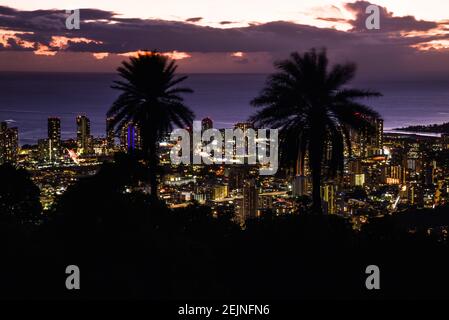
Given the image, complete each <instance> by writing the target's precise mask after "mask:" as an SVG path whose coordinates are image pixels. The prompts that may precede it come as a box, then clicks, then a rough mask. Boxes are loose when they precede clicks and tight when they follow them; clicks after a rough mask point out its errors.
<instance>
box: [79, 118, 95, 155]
mask: <svg viewBox="0 0 449 320" xmlns="http://www.w3.org/2000/svg"><path fill="white" fill-rule="evenodd" d="M76 144H77V147H78V154H82V155H85V154H91V153H92V136H91V135H90V120H89V118H88V117H86V116H78V117H76Z"/></svg>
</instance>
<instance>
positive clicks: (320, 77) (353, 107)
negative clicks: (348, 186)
mask: <svg viewBox="0 0 449 320" xmlns="http://www.w3.org/2000/svg"><path fill="white" fill-rule="evenodd" d="M275 67H276V69H277V70H278V72H277V73H274V74H273V75H271V76H270V77H269V79H268V81H267V84H266V87H265V88H264V89H263V91H262V92H261V94H260V95H259V96H258V97H257V98H255V99H254V100H253V101H252V104H253V105H254V106H255V107H263V108H262V109H261V110H260V111H258V112H257V113H256V114H255V115H253V116H252V117H251V120H252V121H254V122H255V123H256V125H259V126H268V127H271V128H279V129H281V132H280V141H279V142H280V151H281V161H283V162H289V163H294V162H296V161H298V160H299V162H300V163H304V161H302V160H303V159H304V156H305V154H306V152H307V153H308V155H309V166H310V169H311V172H312V184H313V192H312V199H313V210H314V212H316V213H319V212H322V208H321V194H320V193H321V190H320V189H321V187H320V186H321V179H322V175H323V174H322V168H323V165H324V164H326V167H327V168H329V173H328V174H329V176H333V175H335V174H337V173H338V172H341V171H342V169H343V152H344V145H345V143H346V144H347V145H348V146H349V145H350V139H349V132H350V130H352V131H355V132H364V133H365V132H368V133H369V132H372V131H373V130H374V126H373V124H372V120H373V119H374V118H379V117H380V116H379V114H378V113H377V112H375V111H373V110H372V109H370V108H369V107H367V106H365V105H363V104H361V103H360V102H358V101H357V100H356V99H358V98H366V97H375V96H379V95H380V94H379V93H377V92H372V91H366V90H358V89H349V88H344V86H345V85H347V84H348V82H349V81H350V80H352V79H353V78H354V76H355V72H356V66H355V65H354V64H352V63H348V64H343V65H341V64H337V65H335V66H333V67H332V68H331V69H330V70H329V68H328V59H327V55H326V51H325V50H323V51H320V52H316V50H315V49H312V50H311V51H309V52H306V53H304V54H302V55H301V54H299V53H297V52H295V53H292V54H291V56H290V59H288V60H283V61H280V62H277V63H275ZM348 150H350V148H348ZM326 151H330V157H325V156H324V155H325V153H326Z"/></svg>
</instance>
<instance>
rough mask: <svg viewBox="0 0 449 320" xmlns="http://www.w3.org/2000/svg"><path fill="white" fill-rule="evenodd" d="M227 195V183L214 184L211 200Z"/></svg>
mask: <svg viewBox="0 0 449 320" xmlns="http://www.w3.org/2000/svg"><path fill="white" fill-rule="evenodd" d="M227 196H228V185H226V184H221V185H216V186H214V187H213V189H212V200H221V199H224V198H226V197H227Z"/></svg>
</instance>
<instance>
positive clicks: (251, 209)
mask: <svg viewBox="0 0 449 320" xmlns="http://www.w3.org/2000/svg"><path fill="white" fill-rule="evenodd" d="M258 200H259V199H258V192H257V187H256V182H255V180H254V179H248V180H245V182H244V183H243V200H242V205H241V207H240V212H239V218H240V223H241V224H243V223H244V222H245V221H246V220H247V219H251V218H255V217H257V205H258Z"/></svg>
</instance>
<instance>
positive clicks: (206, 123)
mask: <svg viewBox="0 0 449 320" xmlns="http://www.w3.org/2000/svg"><path fill="white" fill-rule="evenodd" d="M213 125H214V124H213V122H212V119H210V118H204V119H203V120H201V132H204V131H206V130H208V129H212V128H213Z"/></svg>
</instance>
